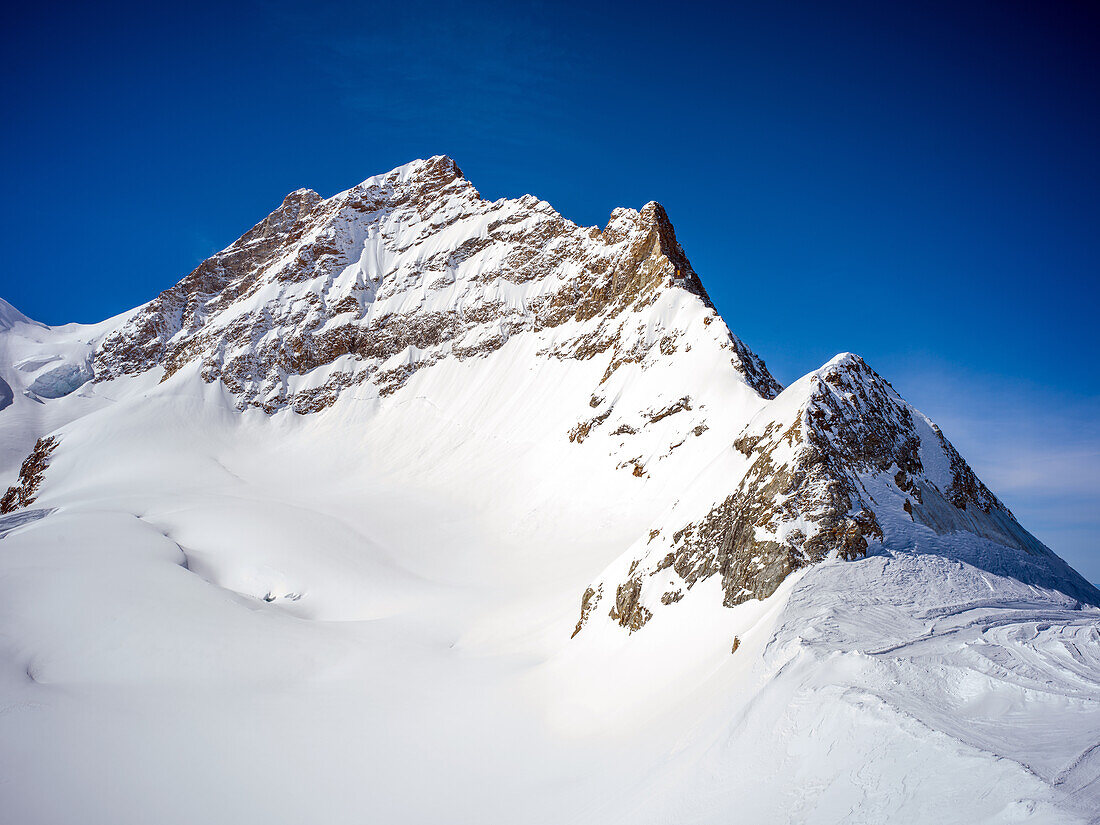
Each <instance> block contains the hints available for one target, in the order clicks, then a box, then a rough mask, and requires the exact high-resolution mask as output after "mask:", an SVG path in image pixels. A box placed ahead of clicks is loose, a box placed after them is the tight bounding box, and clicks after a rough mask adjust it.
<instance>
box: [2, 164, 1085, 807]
mask: <svg viewBox="0 0 1100 825" xmlns="http://www.w3.org/2000/svg"><path fill="white" fill-rule="evenodd" d="M732 310H733V311H734V312H738V311H742V308H741V307H737V306H734V307H732ZM89 363H90V364H91V365H92V371H93V380H92V381H87V382H85V381H84V380H83V379H84V378H85V377H86V372H84V371H83V370H82V369H81V365H85V364H89ZM0 381H3V382H5V384H6V385H7V386H9V387H10V388H11V393H10V395H11V401H10V403H9V404H8V405H7V406H6V407H3V408H2V409H0V473H2V474H6V478H5V486H6V485H8V484H10V485H11V487H10V489H9V490H8V492H7V494H6V495H5V496H4V497H3V504H2V509H3V510H4V514H3V515H0V616H2V621H3V633H0V776H2V777H3V778H4V781H3V782H0V811H3V812H4V815H5V821H8V820H10V821H13V822H19V823H28V825H33V824H34V823H42V824H43V825H45V824H46V823H49V824H50V825H54V823H60V822H111V823H120V825H121V824H124V823H135V825H136V823H145V822H149V821H156V822H158V823H180V825H184V823H186V825H192V824H193V823H195V822H204V823H205V822H209V823H239V822H253V821H263V822H275V823H282V822H286V823H291V822H325V823H333V825H335V824H336V823H353V822H355V823H358V822H364V821H371V822H394V823H425V822H477V823H485V824H486V825H492V824H493V823H517V822H523V823H532V825H564V824H565V823H582V822H606V823H611V824H612V825H617V823H623V824H624V825H625V823H631V824H632V825H639V823H641V824H643V825H646V824H648V823H659V822H665V823H667V822H676V823H700V824H701V825H702V824H704V823H705V824H707V825H709V824H710V823H714V825H717V823H728V822H733V821H744V822H759V823H783V822H792V823H795V822H798V823H802V822H815V823H838V825H839V823H850V822H865V823H880V822H926V821H932V822H939V823H959V825H962V824H963V823H965V824H966V825H973V823H1002V822H1015V821H1026V822H1029V823H1033V824H1040V823H1041V824H1042V825H1046V823H1051V825H1054V824H1055V823H1057V824H1058V825H1062V824H1063V823H1076V822H1087V821H1089V820H1090V818H1092V819H1095V811H1096V810H1097V809H1098V808H1100V748H1098V747H1097V743H1098V742H1100V730H1098V728H1097V724H1096V721H1095V720H1096V719H1097V718H1098V717H1100V653H1098V651H1100V636H1098V634H1097V628H1098V627H1100V609H1097V608H1096V607H1095V605H1096V604H1097V602H1098V601H1100V594H1098V593H1097V591H1096V590H1095V589H1094V588H1093V587H1092V586H1091V585H1089V584H1087V583H1086V582H1084V581H1083V580H1082V579H1081V577H1080V576H1078V575H1077V573H1076V572H1074V571H1073V570H1072V569H1071V568H1069V567H1068V565H1066V564H1065V563H1064V562H1063V561H1062V560H1061V559H1059V558H1058V557H1057V556H1056V555H1055V554H1054V553H1052V552H1051V551H1050V550H1049V549H1047V548H1046V547H1044V546H1043V545H1042V543H1041V542H1039V541H1038V540H1037V539H1035V538H1034V537H1033V536H1031V535H1030V534H1029V533H1028V532H1027V531H1026V530H1025V529H1024V528H1023V527H1022V526H1021V525H1020V524H1019V523H1018V522H1017V521H1016V520H1015V518H1014V517H1013V515H1012V514H1011V513H1010V512H1009V511H1008V509H1007V508H1005V507H1004V505H1003V504H1002V503H1001V502H1000V501H999V500H998V499H997V498H996V496H995V495H994V494H993V493H992V492H991V491H990V490H989V489H987V488H986V487H985V485H983V484H982V482H981V481H980V480H979V479H978V478H977V477H976V476H975V474H974V473H973V472H972V470H971V469H970V467H969V466H968V465H967V464H966V462H965V461H964V460H963V458H962V457H961V456H960V455H959V454H958V452H957V451H956V450H955V449H954V447H952V446H951V444H950V443H949V442H948V441H947V439H946V438H945V437H944V435H943V434H942V433H941V432H940V431H939V429H938V428H937V427H936V426H935V425H934V424H932V423H931V422H930V421H928V420H927V419H926V418H925V417H924V416H922V415H921V414H920V413H919V412H917V411H916V410H915V409H913V408H912V407H911V406H910V405H909V404H907V403H906V402H905V401H904V400H903V399H902V398H901V397H900V396H899V395H898V393H897V392H895V391H894V389H893V387H891V386H890V384H889V383H888V382H887V381H885V379H883V378H882V377H880V376H879V375H878V374H877V373H875V372H874V371H873V370H872V369H871V368H870V367H869V366H868V365H867V364H865V363H864V362H863V361H862V360H861V359H860V358H858V357H856V356H852V355H842V356H838V357H837V358H835V359H833V360H832V361H830V362H829V363H828V364H826V365H825V366H824V367H822V368H820V369H818V370H815V371H814V372H812V373H810V374H809V375H807V376H805V377H804V378H802V379H800V380H799V381H797V382H795V383H794V384H793V385H791V386H790V387H788V388H787V389H785V390H782V388H780V387H779V385H778V384H776V382H775V381H774V379H772V378H771V376H770V375H769V374H768V372H767V370H766V368H765V367H764V364H763V362H762V361H761V360H760V359H759V358H758V357H757V356H756V355H754V354H753V353H752V352H751V351H750V350H749V349H748V348H747V347H746V346H745V345H744V344H743V343H741V342H740V341H739V340H738V339H737V338H736V337H735V336H733V335H732V334H731V333H730V332H729V330H728V328H727V327H726V324H725V322H724V321H723V320H722V319H721V318H720V317H719V316H718V314H717V312H716V311H715V308H714V307H713V306H712V305H711V303H710V301H709V299H708V298H707V295H706V292H705V290H704V289H703V286H702V283H701V281H700V279H699V277H698V275H696V273H695V272H694V270H693V269H692V267H691V264H690V263H689V261H688V258H687V256H686V255H685V254H684V251H683V250H682V249H681V248H680V245H679V244H678V243H677V241H676V238H675V234H674V232H673V230H672V226H671V223H670V222H669V220H668V217H667V216H666V215H665V213H664V210H663V209H661V207H660V206H658V205H657V204H655V203H651V204H648V205H646V206H645V207H643V208H642V209H641V210H640V211H635V210H630V209H618V210H615V211H614V212H613V213H612V215H611V219H610V221H609V223H608V225H607V226H606V227H605V228H604V229H603V230H599V229H596V228H583V227H578V226H576V225H574V224H572V223H571V222H569V221H568V220H566V219H565V218H563V217H562V216H561V215H559V214H558V213H557V212H555V211H554V210H553V209H552V208H551V207H550V206H549V205H547V204H545V203H543V202H542V201H539V200H538V199H537V198H534V197H531V196H526V197H523V198H520V199H518V200H499V201H494V202H489V201H485V200H483V199H482V198H481V197H480V196H479V195H478V194H477V192H476V191H475V190H474V189H473V187H472V186H471V184H470V183H469V182H467V181H466V180H465V178H463V177H462V175H461V173H460V172H459V170H458V168H457V167H456V166H455V165H454V163H453V162H452V161H450V160H449V159H448V158H443V157H436V158H431V159H429V160H427V161H416V162H414V163H411V164H408V165H406V166H403V167H401V168H399V169H396V170H394V171H393V172H390V173H389V174H386V175H381V176H378V177H375V178H371V179H369V180H367V181H366V182H364V183H363V184H361V185H359V186H357V187H355V188H353V189H350V190H348V191H347V192H343V193H340V194H338V195H335V196H334V197H332V198H327V199H325V198H321V196H320V195H318V194H317V193H315V192H312V191H310V190H299V191H298V192H294V193H292V194H291V195H289V196H288V197H287V198H286V200H285V201H284V202H283V204H282V205H281V206H280V207H279V208H278V209H277V210H275V212H273V213H272V214H271V215H269V216H268V217H267V218H266V219H264V220H263V221H262V222H261V223H259V224H257V225H256V227H254V228H253V229H252V230H250V231H249V232H248V233H246V234H245V235H244V236H242V238H241V239H240V240H238V241H237V242H236V243H234V244H233V245H232V246H230V247H229V248H228V249H226V250H224V251H222V252H220V253H218V254H217V255H215V256H214V257H212V258H211V259H210V260H208V261H205V262H204V263H203V264H201V265H200V266H199V267H198V268H197V269H196V270H195V271H194V272H192V273H191V274H189V275H187V276H186V277H185V278H184V279H183V280H182V281H181V282H180V283H179V284H177V285H176V286H174V287H172V288H170V289H168V290H166V291H165V292H164V293H162V294H161V295H160V296H158V297H157V298H156V299H154V300H153V301H151V302H150V303H149V304H146V305H145V306H142V307H138V308H137V309H136V310H134V311H132V312H128V313H125V314H123V315H121V316H118V317H117V318H113V319H108V320H107V321H104V322H103V323H101V324H97V325H93V326H83V325H76V324H73V325H67V326H64V327H47V326H44V325H42V324H37V323H35V322H33V321H31V320H30V319H27V318H26V317H25V316H23V315H21V314H20V313H19V312H18V311H16V310H15V309H14V308H12V307H10V305H8V304H5V303H3V302H0ZM2 386H3V385H0V387H2ZM35 387H38V388H39V390H44V392H39V391H36V390H35V389H34V388H35ZM0 489H2V487H0ZM601 571H602V572H601ZM578 602H579V603H580V604H579V606H580V614H579V615H578Z"/></svg>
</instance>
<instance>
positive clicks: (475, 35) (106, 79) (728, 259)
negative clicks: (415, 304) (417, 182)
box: [0, 1, 1100, 581]
mask: <svg viewBox="0 0 1100 825" xmlns="http://www.w3.org/2000/svg"><path fill="white" fill-rule="evenodd" d="M1095 8H1096V6H1095V4H1086V3H1081V4H1076V3H1058V2H1032V3H1014V2H996V3H965V2H957V1H956V2H951V3H935V2H932V3H927V2H926V3H912V4H900V3H882V2H863V3H859V2H854V3H843V2H839V3H829V4H825V3H814V2H804V3H783V2H776V3H759V4H731V5H723V6H719V4H713V6H712V5H710V4H702V5H693V4H685V3H645V2H635V3H630V4H618V5H616V4H599V3H586V4H564V3H546V4H516V3H500V4H481V5H479V4H469V3H464V4H450V3H419V2H401V3H390V4H374V3H362V4H356V3H322V4H317V5H315V6H311V7H307V6H306V5H304V4H301V5H295V4H291V3H281V2H269V3H262V2H243V3H221V4H218V5H206V4H202V3H197V4H190V5H186V6H179V5H173V6H170V7H168V8H156V7H153V4H148V5H119V4H106V5H103V6H99V5H95V4H86V5H75V4H74V5H67V4H49V3H45V4H40V5H37V6H31V5H30V4H26V5H25V6H24V7H23V8H16V9H12V8H10V7H9V8H8V9H7V10H6V12H5V17H4V25H3V33H2V35H0V37H3V50H2V52H0V61H3V77H4V101H5V110H6V118H5V120H6V125H5V128H4V129H3V130H2V140H3V147H2V148H3V158H4V166H5V169H4V175H3V179H2V180H3V187H4V192H3V194H4V198H3V206H2V207H0V208H2V219H3V221H2V240H3V244H4V270H3V273H2V274H0V295H3V296H4V297H5V298H7V299H9V300H10V301H11V302H12V303H14V304H15V305H16V306H17V307H19V308H20V309H22V310H23V311H24V312H26V313H28V314H29V315H31V316H33V317H35V318H37V319H40V320H43V321H45V322H47V323H62V322H66V321H97V320H101V319H102V318H104V317H107V316H109V315H112V314H115V313H117V312H120V311H122V310H125V309H128V308H130V307H132V306H134V305H136V304H139V303H141V302H144V301H146V300H148V299H149V298H151V297H152V296H153V295H155V294H156V293H157V292H159V291H160V290H161V289H164V288H165V287H167V286H170V285H171V284H173V283H174V282H175V281H177V280H178V279H179V278H180V277H181V276H182V275H184V274H185V273H186V272H188V271H189V270H190V269H192V268H193V267H194V266H195V265H196V264H197V263H198V262H199V261H200V260H201V259H203V258H204V257H206V256H208V255H209V254H211V253H212V252H214V251H216V250H217V249H219V248H221V247H224V246H226V245H227V244H229V243H230V242H232V241H233V240H234V239H235V238H236V237H237V236H238V235H240V234H241V233H242V232H243V231H244V230H246V229H247V228H248V227H250V226H251V225H252V224H253V223H255V222H256V221H257V220H259V219H260V218H261V217H263V216H264V215H265V214H266V213H267V212H269V211H270V210H271V209H272V208H274V206H275V205H277V204H278V203H279V201H280V199H281V198H282V196H283V195H284V194H285V193H286V192H288V191H291V190H293V189H296V188H299V187H302V186H308V187H311V188H313V189H316V190H318V191H319V192H321V193H322V194H323V195H331V194H333V193H334V192H336V191H339V190H341V189H345V188H347V187H349V186H351V185H354V184H355V183H357V182H358V181H360V180H361V179H363V178H366V177H368V176H370V175H372V174H376V173H379V172H384V171H386V170H388V169H390V168H392V167H394V166H397V165H399V164H401V163H404V162H406V161H408V160H410V159H412V158H414V157H423V156H427V155H431V154H437V153H446V154H449V155H451V156H452V157H454V158H455V159H456V160H457V161H458V163H459V165H460V166H461V167H462V168H463V170H464V171H465V172H466V174H467V176H468V177H469V178H470V179H471V180H472V181H473V183H474V184H475V185H476V186H477V187H478V188H479V190H480V191H481V192H482V194H483V195H485V196H487V197H490V198H497V197H501V196H518V195H520V194H523V193H525V192H533V193H534V194H537V195H539V196H540V197H542V198H545V199H546V200H548V201H550V202H551V203H552V204H553V205H554V206H555V207H557V209H558V210H559V211H561V212H562V213H563V214H564V215H566V216H567V217H569V218H571V219H573V220H575V221H577V222H578V223H582V224H599V225H601V226H602V225H603V224H604V223H605V222H606V219H607V216H608V213H609V212H610V211H611V209H612V208H614V207H615V206H619V205H624V206H634V207H638V206H641V205H642V204H643V203H645V202H646V201H648V200H659V201H661V202H662V203H663V204H664V205H665V207H666V208H667V209H668V212H669V215H670V216H671V218H672V220H673V222H674V223H675V224H676V227H677V231H678V234H679V237H680V240H681V242H682V243H683V245H684V247H685V249H686V251H687V253H688V255H689V257H690V258H691V259H692V262H693V264H694V265H695V268H696V269H697V270H698V271H699V272H700V273H701V275H702V276H703V279H704V282H705V283H706V285H707V287H708V289H709V290H710V291H711V294H712V296H713V297H714V299H715V302H716V303H717V304H718V307H719V309H720V310H721V311H722V313H723V315H724V316H725V318H726V319H727V321H728V322H729V324H730V326H731V328H733V330H734V331H735V332H736V333H738V334H739V335H740V336H741V337H742V338H743V339H744V340H745V341H746V342H747V343H748V344H749V345H750V346H752V347H753V348H754V349H755V350H757V351H758V352H759V353H760V354H761V355H762V356H763V357H764V358H765V360H766V361H767V362H768V364H769V365H770V366H771V367H772V369H773V371H774V372H775V373H776V375H777V377H778V378H779V379H780V380H781V381H783V382H784V383H787V382H790V381H791V380H793V379H794V378H796V377H797V376H798V375H800V374H802V373H804V372H806V371H808V370H810V369H813V368H814V367H816V366H818V365H819V364H821V363H822V362H824V361H825V360H827V359H828V358H829V357H831V356H832V355H833V354H834V353H836V352H838V351H842V350H852V351H856V352H859V353H861V354H862V355H864V356H865V357H866V358H867V359H868V361H869V362H870V363H871V364H872V366H874V367H876V368H877V369H878V370H879V371H880V372H882V373H884V374H885V375H886V376H887V377H888V378H890V379H891V380H892V381H893V383H894V384H895V385H896V386H897V387H898V389H899V390H900V391H901V392H902V393H903V394H905V395H907V396H908V397H909V398H910V400H912V401H913V402H914V403H916V404H917V405H918V406H920V407H921V408H922V409H924V411H925V412H927V413H928V414H929V415H931V416H932V417H933V418H935V419H937V420H939V421H940V423H941V424H942V425H943V426H944V429H945V431H946V433H947V435H948V436H949V437H951V438H952V439H953V440H954V441H955V442H956V443H957V445H958V446H959V447H960V449H961V450H962V452H963V453H964V454H965V455H966V456H967V457H968V458H969V459H970V460H971V463H972V464H974V466H975V468H976V469H977V470H978V472H979V474H981V475H982V476H983V477H985V479H986V480H987V481H988V482H989V483H990V485H991V486H993V487H994V488H995V489H996V490H997V491H998V492H999V493H1001V494H1002V497H1003V498H1004V499H1005V500H1006V502H1007V503H1008V504H1009V506H1011V507H1013V508H1014V509H1015V510H1016V511H1017V514H1018V515H1020V516H1021V519H1022V520H1023V521H1024V524H1025V526H1028V527H1029V528H1031V529H1032V530H1034V531H1035V532H1036V533H1037V534H1038V535H1039V536H1040V537H1041V538H1043V539H1044V540H1045V541H1047V542H1048V543H1049V544H1051V545H1052V546H1053V547H1054V548H1055V549H1056V550H1058V551H1060V552H1062V553H1063V555H1065V556H1066V557H1067V558H1068V559H1069V560H1070V561H1071V562H1072V563H1074V564H1075V565H1076V566H1078V567H1079V568H1080V569H1081V570H1082V572H1084V573H1085V574H1086V575H1087V576H1089V577H1090V578H1091V579H1092V580H1094V581H1096V580H1100V549H1098V548H1097V541H1096V538H1095V536H1097V535H1098V534H1100V512H1098V511H1100V470H1098V467H1100V429H1098V425H1097V415H1096V414H1097V411H1098V406H1100V405H1098V403H1097V402H1098V399H1100V370H1098V369H1097V366H1096V365H1097V360H1098V356H1100V351H1098V350H1100V348H1098V345H1097V343H1096V336H1097V327H1098V326H1100V325H1098V323H1097V305H1098V298H1100V286H1098V280H1100V279H1098V274H1100V231H1098V230H1100V195H1098V193H1100V152H1098V148H1100V59H1098V56H1097V53H1098V46H1097V44H1098V43H1100V24H1098V14H1097V12H1096V11H1095Z"/></svg>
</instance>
